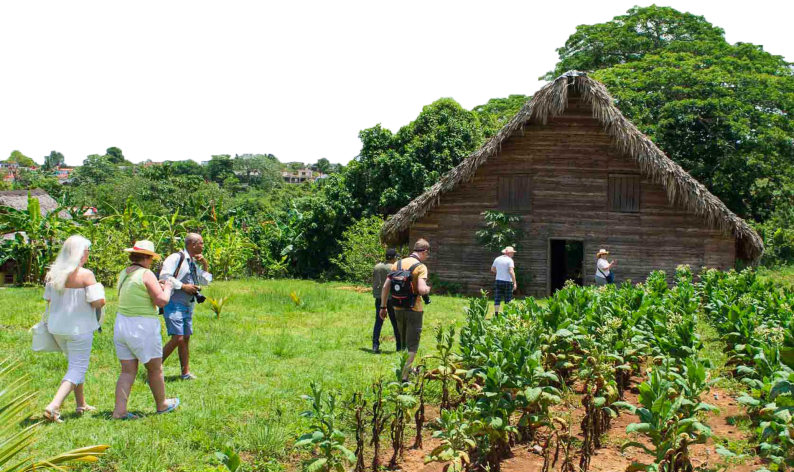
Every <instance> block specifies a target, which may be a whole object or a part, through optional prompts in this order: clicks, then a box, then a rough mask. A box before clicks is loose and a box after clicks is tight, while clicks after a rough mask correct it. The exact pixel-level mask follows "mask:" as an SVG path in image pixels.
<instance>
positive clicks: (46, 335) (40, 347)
mask: <svg viewBox="0 0 794 472" xmlns="http://www.w3.org/2000/svg"><path fill="white" fill-rule="evenodd" d="M48 308H49V307H48ZM46 318H47V311H45V312H44V313H42V315H41V321H39V322H38V323H36V324H34V325H33V327H31V328H30V332H31V333H33V351H35V352H60V351H61V348H60V346H58V343H57V342H55V337H54V336H53V335H52V333H50V330H49V328H48V327H47V320H46Z"/></svg>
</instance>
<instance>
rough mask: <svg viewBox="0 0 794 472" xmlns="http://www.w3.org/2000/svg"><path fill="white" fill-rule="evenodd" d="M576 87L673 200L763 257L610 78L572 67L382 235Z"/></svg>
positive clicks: (748, 233) (387, 236) (388, 236)
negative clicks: (610, 86)
mask: <svg viewBox="0 0 794 472" xmlns="http://www.w3.org/2000/svg"><path fill="white" fill-rule="evenodd" d="M571 89H574V90H576V92H578V93H579V94H580V95H581V98H582V100H584V102H586V103H589V104H590V105H591V106H592V108H593V117H594V118H595V119H597V120H598V121H599V122H600V123H601V125H602V126H603V127H604V130H605V131H606V132H607V133H608V134H609V135H610V136H611V137H612V139H613V142H614V144H615V146H616V147H617V148H618V150H619V151H620V152H622V153H624V154H625V155H627V156H630V157H631V158H633V159H634V160H636V161H637V163H638V164H639V167H640V170H641V172H642V173H643V174H644V175H645V176H646V177H648V178H650V179H651V180H652V181H654V182H657V183H659V184H661V185H662V186H663V187H664V188H665V190H666V191H667V196H668V198H669V199H670V201H671V202H672V203H673V204H680V205H682V206H683V207H685V208H686V209H688V210H690V211H692V212H694V213H695V214H697V215H699V216H701V217H703V218H705V219H706V221H707V222H708V224H709V225H711V226H712V227H714V228H718V229H720V230H722V231H724V232H725V233H726V234H731V235H733V237H734V238H736V240H737V241H738V242H739V244H740V248H741V253H742V254H743V255H744V256H746V257H747V258H748V259H750V260H753V261H754V260H757V259H758V258H759V257H761V254H762V253H763V251H764V244H763V242H762V241H761V238H760V237H759V236H758V234H757V233H756V232H755V231H753V229H752V228H751V227H750V226H749V225H748V224H747V223H746V222H745V221H744V220H742V219H741V218H739V217H738V216H736V215H735V214H734V213H733V212H732V211H730V210H729V209H728V207H726V206H725V204H724V203H722V201H720V199H718V198H717V197H715V196H714V195H712V194H711V192H709V191H708V190H707V189H706V187H704V186H703V185H702V184H701V183H700V182H698V181H697V180H695V179H694V178H693V177H692V176H691V175H689V174H688V173H687V172H686V171H684V169H682V168H681V166H679V165H678V164H676V163H675V162H673V161H672V160H671V159H670V158H669V157H667V156H666V155H665V154H664V152H662V151H661V150H660V149H659V148H658V147H657V146H656V145H655V144H654V143H653V142H652V141H651V140H650V139H649V138H648V137H647V136H645V135H644V134H642V133H641V132H640V130H638V129H637V127H636V126H634V125H633V124H632V123H631V122H630V121H629V120H628V119H626V117H625V116H623V114H622V113H621V112H620V110H618V108H617V107H616V106H615V105H614V99H613V98H612V96H611V95H609V92H607V89H606V87H605V86H604V84H602V83H601V82H598V81H596V80H594V79H591V78H590V77H587V75H586V74H584V73H582V72H576V71H570V72H566V73H565V74H563V75H561V76H560V77H558V78H557V79H555V80H554V81H552V82H551V83H549V84H546V85H545V86H543V88H541V89H540V90H539V91H538V92H537V93H536V94H535V95H534V97H532V99H531V100H529V101H528V102H527V103H526V104H525V105H524V107H523V108H522V109H521V110H520V111H519V112H518V113H517V114H516V115H515V116H514V117H513V118H512V119H511V120H510V121H509V122H508V123H507V124H506V125H505V126H504V127H503V128H502V129H501V130H500V131H499V132H498V133H496V134H495V135H494V136H493V137H492V138H491V139H490V140H489V141H488V142H487V143H485V144H484V145H483V146H482V147H481V148H479V149H478V150H477V151H475V152H474V153H472V154H471V155H470V156H469V157H467V158H466V159H464V160H463V161H462V162H461V163H460V164H458V165H457V166H456V167H455V168H453V169H452V170H450V171H449V172H447V173H446V174H444V175H443V176H442V177H441V179H440V180H439V181H438V182H436V184H435V185H433V186H432V187H430V188H429V189H427V190H426V191H425V192H424V193H423V194H422V195H419V196H418V197H416V198H415V199H414V200H413V201H411V202H410V203H409V204H408V205H406V206H405V207H403V208H402V209H401V210H400V211H398V212H397V213H396V214H395V215H393V216H392V217H391V218H389V220H388V221H386V223H384V225H383V228H382V229H381V239H382V240H384V241H388V242H393V241H396V240H397V239H399V236H400V234H401V233H403V232H404V231H406V230H407V229H408V228H409V227H410V226H411V224H413V223H414V222H415V221H417V220H418V219H420V218H422V217H423V216H424V215H425V214H426V213H427V212H428V211H429V210H431V209H432V208H434V207H435V206H437V205H438V204H439V203H440V201H441V196H442V195H443V194H445V193H447V192H449V191H450V190H452V189H454V188H455V187H456V186H457V185H458V184H460V183H462V182H468V181H471V180H472V179H473V178H474V175H475V174H476V172H477V169H479V168H480V166H481V165H483V164H484V163H485V162H486V161H487V160H488V159H489V158H491V157H493V156H496V155H497V154H498V153H499V151H500V149H501V146H502V143H503V142H504V141H505V140H506V139H508V138H509V137H510V136H512V135H513V134H514V133H515V132H517V131H519V130H521V129H522V128H523V127H524V126H526V125H530V124H546V122H547V121H548V119H549V118H553V117H555V116H559V115H561V114H562V113H563V112H564V111H565V108H566V107H567V105H568V92H569V90H571Z"/></svg>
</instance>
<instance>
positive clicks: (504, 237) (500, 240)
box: [475, 210, 523, 252]
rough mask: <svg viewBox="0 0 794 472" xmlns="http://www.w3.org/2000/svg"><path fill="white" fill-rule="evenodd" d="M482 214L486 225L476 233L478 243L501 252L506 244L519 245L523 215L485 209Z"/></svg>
mask: <svg viewBox="0 0 794 472" xmlns="http://www.w3.org/2000/svg"><path fill="white" fill-rule="evenodd" d="M480 214H481V215H482V217H483V220H484V221H485V227H484V228H483V229H481V230H479V231H477V232H476V233H475V236H476V237H477V242H478V243H480V244H481V245H482V246H484V247H486V248H488V249H489V250H491V251H493V252H499V251H501V250H502V249H504V248H505V247H506V246H513V247H516V248H517V247H518V245H519V240H520V239H521V236H522V235H523V231H521V229H520V227H519V223H520V222H521V217H519V216H517V215H510V214H507V213H503V212H501V211H496V210H485V211H484V212H482V213H480Z"/></svg>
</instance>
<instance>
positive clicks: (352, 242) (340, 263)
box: [331, 216, 384, 283]
mask: <svg viewBox="0 0 794 472" xmlns="http://www.w3.org/2000/svg"><path fill="white" fill-rule="evenodd" d="M381 226H383V219H381V218H380V217H378V216H370V217H368V218H362V219H360V220H358V221H356V222H355V223H353V225H352V226H350V227H349V228H348V229H346V230H345V231H344V232H343V233H342V239H341V240H340V241H339V245H340V246H341V248H342V251H341V252H340V254H339V256H338V257H334V258H332V259H331V262H332V263H333V264H334V265H335V266H336V267H337V269H338V270H339V275H340V276H341V277H342V278H343V279H345V280H349V281H351V282H361V283H367V282H369V281H370V278H371V276H372V267H373V266H374V265H375V264H377V263H378V262H379V261H381V260H382V259H383V255H384V246H383V244H381V242H380V236H379V235H380V228H381Z"/></svg>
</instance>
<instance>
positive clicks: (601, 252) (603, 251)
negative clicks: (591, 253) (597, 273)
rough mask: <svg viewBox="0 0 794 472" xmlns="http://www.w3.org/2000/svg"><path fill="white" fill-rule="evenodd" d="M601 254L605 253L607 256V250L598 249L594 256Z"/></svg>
mask: <svg viewBox="0 0 794 472" xmlns="http://www.w3.org/2000/svg"><path fill="white" fill-rule="evenodd" d="M602 255H607V256H608V255H609V251H607V250H606V249H599V250H598V252H597V253H596V257H601V256H602Z"/></svg>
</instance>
